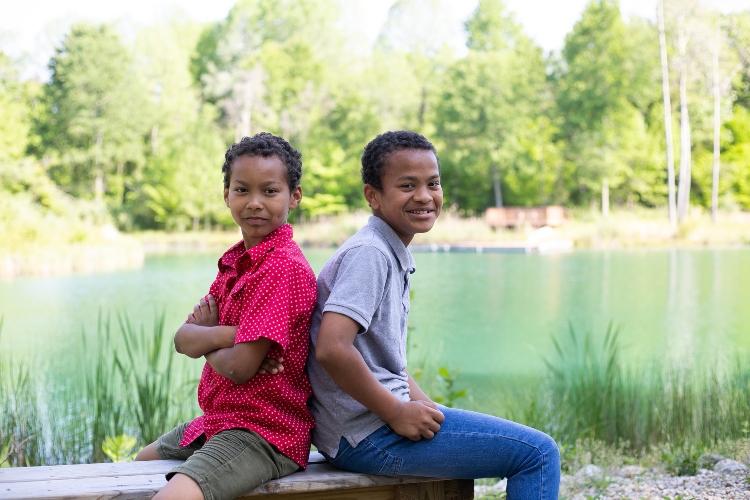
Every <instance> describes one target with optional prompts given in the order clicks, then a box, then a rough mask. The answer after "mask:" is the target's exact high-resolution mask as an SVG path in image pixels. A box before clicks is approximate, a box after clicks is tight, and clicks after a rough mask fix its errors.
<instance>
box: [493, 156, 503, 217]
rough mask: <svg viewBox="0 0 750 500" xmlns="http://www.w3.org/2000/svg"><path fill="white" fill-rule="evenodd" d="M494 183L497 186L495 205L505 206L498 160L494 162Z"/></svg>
mask: <svg viewBox="0 0 750 500" xmlns="http://www.w3.org/2000/svg"><path fill="white" fill-rule="evenodd" d="M492 184H493V187H494V188H495V206H496V207H502V206H503V190H502V188H501V186H500V166H499V165H498V164H497V162H496V161H495V162H492Z"/></svg>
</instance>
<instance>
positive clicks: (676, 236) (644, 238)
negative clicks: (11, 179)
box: [0, 210, 750, 278]
mask: <svg viewBox="0 0 750 500" xmlns="http://www.w3.org/2000/svg"><path fill="white" fill-rule="evenodd" d="M368 217H369V214H368V213H366V212H364V211H360V212H354V213H351V214H345V215H340V216H335V217H324V218H319V219H316V220H307V221H292V226H293V227H294V233H295V237H294V239H295V240H296V241H297V243H298V244H299V245H300V246H301V247H302V248H330V249H334V248H337V247H338V246H340V245H341V244H342V243H343V242H344V241H346V239H347V238H349V237H350V236H351V235H352V234H354V233H355V232H356V231H358V230H359V229H360V228H361V227H362V226H364V225H365V224H366V223H367V219H368ZM240 239H241V235H240V234H239V232H238V231H237V230H236V229H233V230H224V229H214V230H211V231H186V232H180V233H170V232H166V231H143V232H136V233H116V237H113V238H109V239H93V241H90V242H86V241H84V242H80V243H68V244H62V245H57V246H54V245H52V244H50V245H49V246H39V245H38V244H34V243H21V244H20V246H19V247H18V248H14V249H13V250H9V249H0V278H13V277H18V276H40V275H41V276H49V275H63V274H71V273H89V272H108V271H114V270H119V269H129V268H138V267H140V266H142V265H143V262H144V259H145V257H146V256H147V255H154V254H156V255H158V254H169V253H183V252H187V253H190V252H207V251H223V250H225V249H226V248H228V247H229V246H231V245H233V244H234V243H236V242H237V241H239V240H240ZM749 247H750V214H748V213H739V214H726V215H725V216H724V217H723V218H721V219H720V220H719V221H718V222H717V223H716V224H712V223H711V220H710V217H708V216H707V215H704V214H698V215H695V216H693V217H692V218H690V219H688V220H687V221H686V222H685V223H684V224H683V225H682V226H680V227H679V228H677V229H676V230H673V229H672V228H670V226H669V222H668V221H667V220H666V219H665V218H664V217H662V216H661V215H660V212H657V211H655V210H653V211H648V210H647V211H640V212H639V211H636V212H631V211H622V212H614V213H612V214H611V215H610V216H609V218H607V219H604V218H602V217H601V216H599V215H598V214H590V213H580V214H578V213H576V214H573V216H572V217H571V218H569V219H568V220H567V221H566V222H565V223H564V224H563V225H561V226H559V227H556V228H551V227H547V226H545V227H542V228H533V227H530V226H527V227H519V228H514V229H498V230H493V229H491V228H490V227H488V226H487V224H486V223H485V221H484V220H483V219H482V218H481V217H459V216H458V215H457V214H455V213H452V212H450V211H446V212H444V214H442V215H441V217H440V219H439V220H438V223H437V224H436V225H435V227H434V228H433V230H432V231H430V232H429V233H425V234H418V235H416V236H415V238H414V240H413V241H412V243H411V245H410V249H411V250H412V251H414V252H457V253H458V252H462V253H485V252H489V253H492V252H506V253H539V254H547V253H558V252H566V251H571V250H579V249H589V250H614V249H670V248H695V249H698V248H704V249H705V248H709V249H710V248H749Z"/></svg>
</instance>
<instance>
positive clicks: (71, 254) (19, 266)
mask: <svg viewBox="0 0 750 500" xmlns="http://www.w3.org/2000/svg"><path fill="white" fill-rule="evenodd" d="M145 258H146V254H145V252H144V249H143V246H142V245H141V243H140V242H139V241H137V240H135V239H133V238H129V237H120V238H117V239H116V240H113V241H98V242H91V243H73V244H63V245H59V246H54V247H53V246H49V247H39V246H32V247H31V248H26V249H24V250H16V251H13V252H3V251H1V250H0V279H13V278H18V277H22V276H60V275H67V274H80V273H100V272H109V271H118V270H121V269H137V268H140V267H141V266H143V262H144V261H145Z"/></svg>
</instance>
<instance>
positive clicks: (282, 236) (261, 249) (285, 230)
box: [219, 224, 294, 270]
mask: <svg viewBox="0 0 750 500" xmlns="http://www.w3.org/2000/svg"><path fill="white" fill-rule="evenodd" d="M293 236H294V230H293V229H292V226H291V225H290V224H284V225H282V226H280V227H278V228H277V229H275V230H273V231H271V232H270V233H268V235H266V237H265V238H263V239H262V240H261V242H260V243H258V244H257V245H255V246H254V247H251V248H249V249H247V250H245V242H244V241H239V242H237V244H235V245H233V246H232V247H231V248H230V249H229V250H227V251H226V252H225V253H224V255H222V257H221V258H220V259H219V269H221V270H224V269H226V268H227V267H234V265H235V263H236V262H237V261H238V260H239V259H240V258H241V257H242V256H243V255H244V254H247V255H248V257H249V258H250V261H251V262H255V261H257V260H258V259H260V258H261V257H262V256H263V255H264V254H266V253H268V252H270V251H271V250H273V249H274V248H276V247H284V246H286V245H287V244H288V243H289V242H290V241H291V240H292V237H293Z"/></svg>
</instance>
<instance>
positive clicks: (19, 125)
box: [0, 51, 31, 162]
mask: <svg viewBox="0 0 750 500" xmlns="http://www.w3.org/2000/svg"><path fill="white" fill-rule="evenodd" d="M27 87H28V86H27ZM26 94H27V89H26V88H24V85H23V84H22V83H21V81H20V80H19V76H18V68H17V67H16V64H14V63H13V61H12V60H11V59H10V57H8V56H7V55H5V54H4V53H3V52H2V51H0V115H2V117H3V118H2V120H0V162H3V161H9V160H18V159H20V158H22V157H23V156H24V155H25V154H26V147H27V145H28V142H29V132H30V128H31V110H30V109H29V106H28V102H27V95H26Z"/></svg>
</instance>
